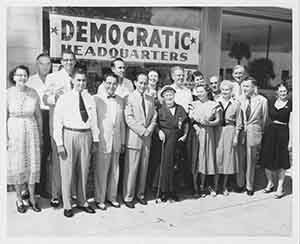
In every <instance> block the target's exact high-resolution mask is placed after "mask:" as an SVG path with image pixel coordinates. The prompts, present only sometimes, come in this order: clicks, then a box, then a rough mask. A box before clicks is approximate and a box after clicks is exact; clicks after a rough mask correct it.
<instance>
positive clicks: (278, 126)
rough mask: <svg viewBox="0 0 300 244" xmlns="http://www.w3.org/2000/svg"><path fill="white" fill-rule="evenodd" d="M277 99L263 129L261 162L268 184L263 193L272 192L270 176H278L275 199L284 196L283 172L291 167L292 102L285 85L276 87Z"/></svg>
mask: <svg viewBox="0 0 300 244" xmlns="http://www.w3.org/2000/svg"><path fill="white" fill-rule="evenodd" d="M277 95H278V97H277V99H276V100H275V101H272V102H271V103H270V108H269V116H270V119H271V123H270V125H269V126H268V127H267V128H266V129H265V133H264V137H263V141H262V151H261V162H262V165H263V167H264V168H265V172H266V176H267V179H268V184H267V186H266V188H265V189H264V192H265V193H270V192H272V191H274V188H275V184H274V182H273V177H272V175H275V174H277V175H278V186H277V191H276V193H275V198H281V197H283V196H284V190H283V183H284V178H285V170H287V169H289V168H290V167H291V165H290V160H289V145H291V144H290V143H291V141H290V135H289V123H290V121H291V119H290V116H291V112H292V101H291V100H289V99H288V90H287V87H286V85H285V84H280V85H278V88H277Z"/></svg>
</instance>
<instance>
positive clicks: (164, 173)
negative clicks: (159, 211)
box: [155, 86, 188, 202]
mask: <svg viewBox="0 0 300 244" xmlns="http://www.w3.org/2000/svg"><path fill="white" fill-rule="evenodd" d="M175 92H176V91H175V89H173V88H172V87H171V86H165V87H163V88H162V90H161V96H162V98H163V104H162V106H161V107H160V108H159V110H158V121H157V122H158V127H157V132H158V137H159V139H160V141H161V142H162V143H163V147H164V150H163V151H164V152H163V155H161V157H163V158H162V161H161V164H160V165H159V167H157V169H156V172H155V185H156V186H158V187H159V189H160V193H161V195H160V197H161V200H162V201H163V202H165V201H167V200H168V199H172V200H174V201H178V200H179V199H178V197H177V195H176V193H175V189H174V181H173V178H174V163H175V152H176V147H177V146H180V144H183V142H184V141H185V140H186V138H187V133H188V124H187V123H186V120H187V114H186V112H185V110H184V108H183V107H182V106H180V105H178V104H176V103H175Z"/></svg>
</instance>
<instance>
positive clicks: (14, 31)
mask: <svg viewBox="0 0 300 244" xmlns="http://www.w3.org/2000/svg"><path fill="white" fill-rule="evenodd" d="M41 50H42V8H41V7H9V8H7V71H9V70H11V69H12V68H13V67H15V66H16V65H19V64H24V65H27V66H28V67H29V69H30V71H31V73H34V72H35V58H36V56H37V55H38V54H39V53H40V52H41ZM8 85H9V84H8Z"/></svg>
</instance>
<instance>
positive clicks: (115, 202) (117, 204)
mask: <svg viewBox="0 0 300 244" xmlns="http://www.w3.org/2000/svg"><path fill="white" fill-rule="evenodd" d="M108 203H109V204H110V205H111V206H112V207H114V208H120V207H121V205H120V203H118V202H117V201H108Z"/></svg>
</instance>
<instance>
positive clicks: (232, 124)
mask: <svg viewBox="0 0 300 244" xmlns="http://www.w3.org/2000/svg"><path fill="white" fill-rule="evenodd" d="M220 89H221V94H220V96H219V97H218V98H217V100H216V101H217V102H218V103H219V104H220V107H221V113H222V119H221V125H220V126H218V127H217V128H216V145H217V146H216V166H217V174H219V175H220V174H221V175H224V179H223V187H222V188H223V189H222V193H223V194H224V195H225V196H227V195H228V194H229V191H228V189H227V181H228V176H229V175H233V174H236V173H237V172H238V151H237V144H238V138H239V133H240V131H241V130H242V127H243V124H242V112H241V108H240V103H239V102H238V101H237V100H236V99H233V98H232V90H233V84H232V82H231V81H229V80H224V81H222V82H221V84H220Z"/></svg>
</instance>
